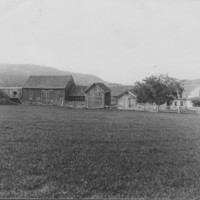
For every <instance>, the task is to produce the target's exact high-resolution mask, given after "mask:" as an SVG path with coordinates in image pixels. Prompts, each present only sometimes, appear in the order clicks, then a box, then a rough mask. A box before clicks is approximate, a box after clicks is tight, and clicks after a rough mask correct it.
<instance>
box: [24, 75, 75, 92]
mask: <svg viewBox="0 0 200 200" xmlns="http://www.w3.org/2000/svg"><path fill="white" fill-rule="evenodd" d="M71 79H72V80H73V78H72V76H71V75H65V76H30V77H29V78H28V80H27V81H26V83H25V85H24V88H40V89H48V88H49V89H50V88H51V89H58V88H59V89H61V88H65V87H66V85H67V84H68V82H69V81H70V80H71Z"/></svg>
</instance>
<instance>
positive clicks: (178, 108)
mask: <svg viewBox="0 0 200 200" xmlns="http://www.w3.org/2000/svg"><path fill="white" fill-rule="evenodd" d="M180 113H181V111H180V106H178V114H180Z"/></svg>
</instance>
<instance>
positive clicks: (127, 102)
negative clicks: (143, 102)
mask: <svg viewBox="0 0 200 200" xmlns="http://www.w3.org/2000/svg"><path fill="white" fill-rule="evenodd" d="M135 106H137V97H136V95H135V94H134V91H133V90H132V89H129V90H126V91H125V92H123V93H122V94H120V95H119V96H118V98H117V107H118V108H119V109H131V108H133V107H135Z"/></svg>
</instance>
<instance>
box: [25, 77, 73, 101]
mask: <svg viewBox="0 0 200 200" xmlns="http://www.w3.org/2000/svg"><path fill="white" fill-rule="evenodd" d="M73 86H75V83H74V80H73V77H72V76H71V75H66V76H30V77H29V78H28V80H27V81H26V83H25V85H24V87H23V89H22V99H23V102H24V103H35V104H56V105H63V103H64V102H65V101H68V100H69V93H70V89H71V88H72V87H73Z"/></svg>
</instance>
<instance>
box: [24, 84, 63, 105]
mask: <svg viewBox="0 0 200 200" xmlns="http://www.w3.org/2000/svg"><path fill="white" fill-rule="evenodd" d="M22 93H23V102H28V103H35V104H56V105H57V104H62V103H63V102H64V99H65V90H64V89H29V88H23V90H22Z"/></svg>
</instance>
